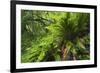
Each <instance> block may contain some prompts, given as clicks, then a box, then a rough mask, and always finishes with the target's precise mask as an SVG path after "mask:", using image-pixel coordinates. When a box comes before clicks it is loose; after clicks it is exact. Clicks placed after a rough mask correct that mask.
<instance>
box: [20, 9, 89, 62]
mask: <svg viewBox="0 0 100 73" xmlns="http://www.w3.org/2000/svg"><path fill="white" fill-rule="evenodd" d="M89 33H90V15H89V14H88V13H74V12H60V11H59V12H56V11H55V12H54V11H32V10H22V11H21V62H24V63H27V62H44V61H63V60H88V59H90V53H89V52H90V34H89Z"/></svg>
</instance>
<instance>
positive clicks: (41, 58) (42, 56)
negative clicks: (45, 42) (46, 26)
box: [37, 51, 45, 62]
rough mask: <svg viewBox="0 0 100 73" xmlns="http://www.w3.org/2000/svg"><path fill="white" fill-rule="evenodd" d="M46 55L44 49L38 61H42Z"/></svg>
mask: <svg viewBox="0 0 100 73" xmlns="http://www.w3.org/2000/svg"><path fill="white" fill-rule="evenodd" d="M44 57H45V52H43V51H42V52H41V53H40V55H39V57H38V59H37V62H40V61H42V60H43V59H44Z"/></svg>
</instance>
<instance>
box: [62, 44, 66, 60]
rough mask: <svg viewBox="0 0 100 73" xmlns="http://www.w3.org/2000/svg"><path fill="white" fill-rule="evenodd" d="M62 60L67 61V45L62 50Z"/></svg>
mask: <svg viewBox="0 0 100 73" xmlns="http://www.w3.org/2000/svg"><path fill="white" fill-rule="evenodd" d="M61 54H62V57H61V60H62V61H65V60H66V59H67V48H66V47H65V45H64V44H63V46H62V48H61Z"/></svg>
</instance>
